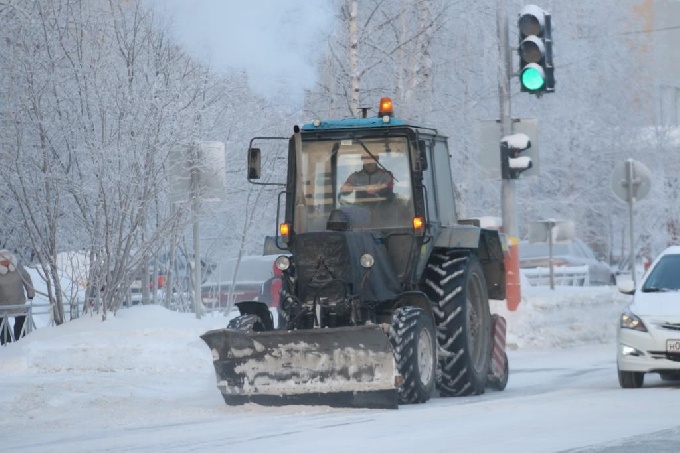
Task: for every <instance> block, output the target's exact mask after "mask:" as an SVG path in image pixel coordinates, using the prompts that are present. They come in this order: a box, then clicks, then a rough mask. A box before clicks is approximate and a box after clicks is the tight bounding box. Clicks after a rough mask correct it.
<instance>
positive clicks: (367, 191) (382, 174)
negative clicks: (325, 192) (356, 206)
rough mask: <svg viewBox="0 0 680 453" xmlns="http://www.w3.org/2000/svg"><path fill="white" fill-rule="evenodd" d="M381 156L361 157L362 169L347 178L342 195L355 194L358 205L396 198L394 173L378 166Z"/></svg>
mask: <svg viewBox="0 0 680 453" xmlns="http://www.w3.org/2000/svg"><path fill="white" fill-rule="evenodd" d="M379 157H380V156H378V155H375V156H369V155H368V154H366V155H363V156H361V163H362V168H361V170H359V171H355V172H354V173H352V174H351V175H349V177H348V178H347V181H346V182H345V183H344V184H343V185H342V187H341V188H340V194H341V195H347V194H349V193H351V192H355V199H356V200H357V202H358V203H368V204H371V203H374V202H379V201H391V200H392V198H393V197H394V192H393V189H394V178H393V176H392V173H390V172H389V171H387V170H385V169H383V168H381V167H379V166H378V159H379Z"/></svg>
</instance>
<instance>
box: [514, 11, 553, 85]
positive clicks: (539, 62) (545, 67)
mask: <svg viewBox="0 0 680 453" xmlns="http://www.w3.org/2000/svg"><path fill="white" fill-rule="evenodd" d="M517 28H518V29H519V47H518V53H519V81H520V86H521V91H523V92H527V93H532V94H536V95H541V94H543V93H552V92H554V91H555V68H554V66H553V41H552V23H551V16H550V14H548V13H547V12H546V11H543V9H541V8H539V7H538V6H536V5H527V6H525V7H524V8H522V11H521V12H520V14H519V20H518V21H517Z"/></svg>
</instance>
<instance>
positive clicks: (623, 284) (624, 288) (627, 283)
mask: <svg viewBox="0 0 680 453" xmlns="http://www.w3.org/2000/svg"><path fill="white" fill-rule="evenodd" d="M616 287H617V288H618V289H619V292H621V293H623V294H628V295H629V296H632V295H633V294H634V293H635V283H634V282H633V280H629V279H627V278H626V279H625V280H622V279H618V281H617V282H616Z"/></svg>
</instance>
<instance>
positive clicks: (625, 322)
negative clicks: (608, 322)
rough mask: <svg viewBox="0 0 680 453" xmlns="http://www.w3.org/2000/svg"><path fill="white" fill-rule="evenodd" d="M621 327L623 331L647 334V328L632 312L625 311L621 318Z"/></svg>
mask: <svg viewBox="0 0 680 453" xmlns="http://www.w3.org/2000/svg"><path fill="white" fill-rule="evenodd" d="M619 327H621V328H622V329H631V330H637V331H640V332H647V327H645V324H644V323H643V322H642V320H641V319H640V318H638V317H637V316H635V315H634V314H633V312H631V311H624V312H623V313H621V317H620V318H619Z"/></svg>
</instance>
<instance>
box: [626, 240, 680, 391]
mask: <svg viewBox="0 0 680 453" xmlns="http://www.w3.org/2000/svg"><path fill="white" fill-rule="evenodd" d="M618 287H619V291H621V292H622V293H624V294H630V295H632V296H633V300H632V302H631V304H630V305H629V306H628V307H626V309H625V310H624V311H623V312H622V313H621V316H620V317H619V326H618V330H617V353H616V366H617V370H618V375H619V384H620V385H621V387H623V388H639V387H642V384H643V382H644V376H645V373H659V375H660V376H661V379H663V380H678V379H680V246H674V247H669V248H667V249H666V250H664V251H663V252H662V253H661V254H660V255H659V256H658V257H657V258H656V259H655V260H654V261H653V262H652V264H651V266H650V268H649V270H648V271H647V272H646V273H645V275H644V276H643V277H642V279H641V281H640V282H639V285H638V286H637V288H636V287H635V286H634V283H633V281H632V280H624V281H621V282H619V284H618Z"/></svg>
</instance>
